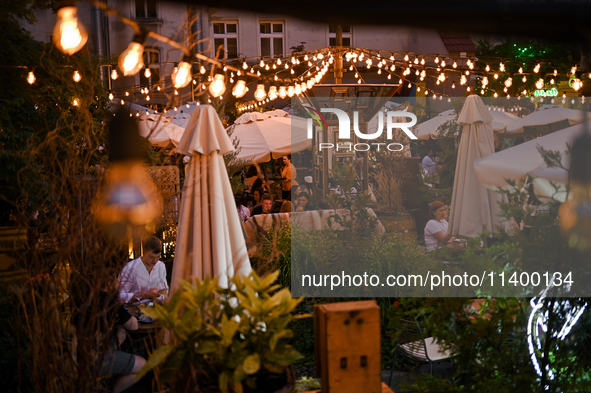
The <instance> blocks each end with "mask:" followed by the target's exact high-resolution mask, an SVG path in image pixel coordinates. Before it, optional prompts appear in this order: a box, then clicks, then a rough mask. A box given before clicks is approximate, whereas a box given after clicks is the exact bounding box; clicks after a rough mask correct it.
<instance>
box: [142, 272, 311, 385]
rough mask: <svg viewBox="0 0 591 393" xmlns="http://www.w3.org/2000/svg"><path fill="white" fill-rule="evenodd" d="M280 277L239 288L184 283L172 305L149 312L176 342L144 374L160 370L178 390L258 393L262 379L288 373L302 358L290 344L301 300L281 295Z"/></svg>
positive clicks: (252, 280) (238, 283)
mask: <svg viewBox="0 0 591 393" xmlns="http://www.w3.org/2000/svg"><path fill="white" fill-rule="evenodd" d="M278 274H279V273H278V272H275V273H271V274H269V275H268V276H266V277H265V278H259V277H258V276H257V275H256V274H255V273H252V274H251V275H250V277H238V276H237V277H234V279H233V280H232V283H233V285H234V286H235V288H234V289H223V288H221V287H219V285H218V284H217V282H216V281H215V280H214V279H210V278H206V279H205V280H204V281H197V282H196V283H195V286H193V285H191V284H189V283H188V282H183V283H182V287H183V288H182V290H179V291H177V292H175V294H174V295H173V296H172V298H171V299H170V301H169V303H168V304H166V305H156V306H155V307H154V309H147V311H146V314H147V315H150V316H152V317H154V318H157V319H158V320H160V321H161V323H162V325H163V326H164V327H165V328H166V329H168V330H169V331H170V333H171V336H172V337H171V340H172V342H171V343H170V344H169V345H165V346H163V347H161V348H160V349H158V350H157V351H155V352H154V353H153V354H152V355H151V356H150V359H149V360H148V363H147V365H146V366H145V367H144V368H143V369H142V371H141V373H140V374H141V375H144V374H146V373H147V372H148V371H150V370H152V369H153V368H155V367H158V373H159V378H160V380H161V381H164V382H169V383H170V384H171V385H172V386H176V387H177V388H179V387H181V386H186V387H189V386H191V387H193V388H196V387H201V388H203V387H206V386H207V385H208V384H211V385H219V388H220V390H221V391H222V392H224V393H226V392H242V391H244V389H245V388H246V386H248V387H250V388H251V389H254V388H255V387H256V381H257V377H260V375H261V374H265V373H283V372H284V370H285V368H286V367H287V366H289V365H291V364H292V363H293V362H294V361H296V360H298V359H299V358H300V357H301V355H300V354H299V353H298V352H297V351H296V350H295V349H294V348H293V347H291V346H290V345H288V344H286V342H285V339H287V338H289V337H291V336H292V332H291V330H289V329H287V326H288V324H289V322H290V321H291V320H292V315H291V314H292V312H293V311H294V309H295V308H296V306H297V305H298V303H299V300H297V299H292V297H291V294H290V292H289V290H288V289H286V288H284V289H281V290H278V288H279V287H278V286H277V285H274V282H275V281H276V280H277V276H278ZM204 385H205V386H204Z"/></svg>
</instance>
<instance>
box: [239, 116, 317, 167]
mask: <svg viewBox="0 0 591 393" xmlns="http://www.w3.org/2000/svg"><path fill="white" fill-rule="evenodd" d="M231 127H233V133H232V138H234V137H237V138H238V139H239V140H240V148H241V150H240V153H239V154H238V156H237V157H236V158H237V159H240V160H250V161H252V162H254V163H260V162H267V161H269V160H271V158H280V157H283V156H285V155H288V154H292V153H296V152H298V151H302V150H305V149H308V148H310V147H312V140H311V139H308V134H307V127H308V123H307V120H306V119H304V118H301V117H297V116H290V115H288V114H287V112H285V111H282V110H280V109H277V110H274V111H270V112H264V113H260V112H251V113H245V114H243V115H242V116H240V117H239V118H238V119H236V121H235V122H234V125H233V126H231Z"/></svg>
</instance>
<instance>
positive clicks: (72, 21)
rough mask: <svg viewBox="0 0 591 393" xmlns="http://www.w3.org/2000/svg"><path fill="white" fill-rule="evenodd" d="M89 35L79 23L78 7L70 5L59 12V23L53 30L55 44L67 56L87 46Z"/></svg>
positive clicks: (57, 22)
mask: <svg viewBox="0 0 591 393" xmlns="http://www.w3.org/2000/svg"><path fill="white" fill-rule="evenodd" d="M87 40H88V33H87V32H86V29H85V28H84V26H83V25H82V23H79V21H78V11H77V9H76V7H74V6H71V5H68V6H65V7H62V8H60V9H59V10H58V11H57V21H56V23H55V27H54V28H53V43H54V44H55V46H56V47H57V48H58V49H59V50H60V51H62V52H64V53H65V54H67V55H73V54H74V53H76V52H78V51H79V50H80V49H82V47H83V46H84V45H85V44H86V41H87Z"/></svg>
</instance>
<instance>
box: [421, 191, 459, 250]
mask: <svg viewBox="0 0 591 393" xmlns="http://www.w3.org/2000/svg"><path fill="white" fill-rule="evenodd" d="M446 215H447V207H446V206H445V204H444V203H443V202H441V201H435V202H433V203H432V204H431V206H429V218H430V220H429V222H427V225H425V246H427V251H433V250H435V249H437V248H441V246H442V245H445V244H451V243H453V241H454V240H455V238H454V237H453V236H451V235H448V234H447V227H448V223H447V221H446V220H445V216H446Z"/></svg>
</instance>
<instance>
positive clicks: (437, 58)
mask: <svg viewBox="0 0 591 393" xmlns="http://www.w3.org/2000/svg"><path fill="white" fill-rule="evenodd" d="M435 64H439V56H437V57H435Z"/></svg>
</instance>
